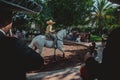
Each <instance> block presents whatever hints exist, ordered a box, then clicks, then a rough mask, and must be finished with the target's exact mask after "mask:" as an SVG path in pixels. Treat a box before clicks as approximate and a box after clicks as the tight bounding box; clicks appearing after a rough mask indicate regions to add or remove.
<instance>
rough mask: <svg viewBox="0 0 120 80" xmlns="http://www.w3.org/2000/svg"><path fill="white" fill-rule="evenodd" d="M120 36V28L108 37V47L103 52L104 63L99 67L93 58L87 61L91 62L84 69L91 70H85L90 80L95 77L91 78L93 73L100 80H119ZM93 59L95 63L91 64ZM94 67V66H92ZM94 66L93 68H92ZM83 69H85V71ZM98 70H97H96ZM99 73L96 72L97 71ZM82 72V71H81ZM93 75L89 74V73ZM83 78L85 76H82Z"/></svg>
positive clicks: (99, 64)
mask: <svg viewBox="0 0 120 80" xmlns="http://www.w3.org/2000/svg"><path fill="white" fill-rule="evenodd" d="M119 34H120V27H119V28H116V29H114V30H113V31H112V32H111V33H110V34H109V36H108V39H107V43H106V46H105V48H104V50H103V59H102V63H98V65H95V64H96V61H94V58H93V57H89V58H88V59H87V60H86V61H87V62H89V64H88V63H86V65H85V66H84V67H89V69H88V68H87V69H85V70H86V73H87V75H89V79H88V80H91V79H90V78H91V77H93V76H90V75H92V73H96V75H94V77H96V76H97V78H98V80H119V79H120V77H119V68H120V66H119V65H120V63H119V61H120V56H119V53H120V47H119V46H120V38H119ZM91 58H93V59H92V60H93V62H90V61H91V60H90V59H91ZM92 65H94V66H92ZM90 66H92V67H90ZM84 67H83V69H84ZM96 68H97V69H96ZM95 70H96V71H97V72H96V71H95ZM81 71H82V70H81ZM89 71H90V72H91V73H88V72H89ZM87 75H86V76H85V75H84V76H85V77H88V76H87ZM82 76H83V75H82Z"/></svg>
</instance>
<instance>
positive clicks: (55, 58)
mask: <svg viewBox="0 0 120 80" xmlns="http://www.w3.org/2000/svg"><path fill="white" fill-rule="evenodd" d="M54 60H55V61H56V60H57V57H56V48H55V49H54Z"/></svg>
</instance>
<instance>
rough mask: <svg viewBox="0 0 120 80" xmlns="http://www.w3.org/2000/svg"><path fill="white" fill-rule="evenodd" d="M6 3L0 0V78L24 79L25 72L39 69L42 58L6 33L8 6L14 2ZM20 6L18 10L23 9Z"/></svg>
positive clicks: (9, 19)
mask: <svg viewBox="0 0 120 80" xmlns="http://www.w3.org/2000/svg"><path fill="white" fill-rule="evenodd" d="M8 3H9V1H7V0H1V1H0V53H1V56H0V62H1V65H0V72H1V76H0V78H1V79H3V80H26V72H28V71H33V70H37V69H40V68H41V67H42V66H43V64H44V60H43V58H42V57H41V56H40V55H39V54H38V53H36V52H35V51H34V50H33V49H31V48H29V47H28V46H27V45H26V44H25V42H23V41H22V40H21V39H20V40H19V39H18V38H15V37H10V36H7V35H6V34H7V33H8V32H9V30H10V29H11V28H12V17H13V14H12V13H13V10H11V9H10V8H11V7H10V6H12V4H14V3H12V4H11V2H10V3H9V4H8ZM8 6H9V7H8ZM16 8H17V9H18V7H17V6H16V7H15V5H14V8H13V6H12V9H14V10H15V9H16ZM22 8H23V7H22ZM22 8H20V7H19V9H18V10H20V9H21V10H23V11H24V9H22ZM27 10H28V9H27ZM28 12H29V11H28ZM31 13H32V12H31Z"/></svg>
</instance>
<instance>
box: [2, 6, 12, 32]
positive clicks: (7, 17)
mask: <svg viewBox="0 0 120 80" xmlns="http://www.w3.org/2000/svg"><path fill="white" fill-rule="evenodd" d="M12 17H13V14H12V11H11V10H8V9H3V8H0V29H2V30H3V31H5V32H6V33H7V32H8V31H9V30H10V29H11V27H12Z"/></svg>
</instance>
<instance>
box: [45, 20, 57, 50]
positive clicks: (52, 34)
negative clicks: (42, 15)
mask: <svg viewBox="0 0 120 80" xmlns="http://www.w3.org/2000/svg"><path fill="white" fill-rule="evenodd" d="M46 23H47V27H46V31H45V33H46V34H45V35H46V38H48V39H52V40H53V47H55V48H56V47H57V37H56V35H55V30H53V29H52V28H53V24H55V22H53V21H52V20H51V19H50V20H48V21H47V22H46Z"/></svg>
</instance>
